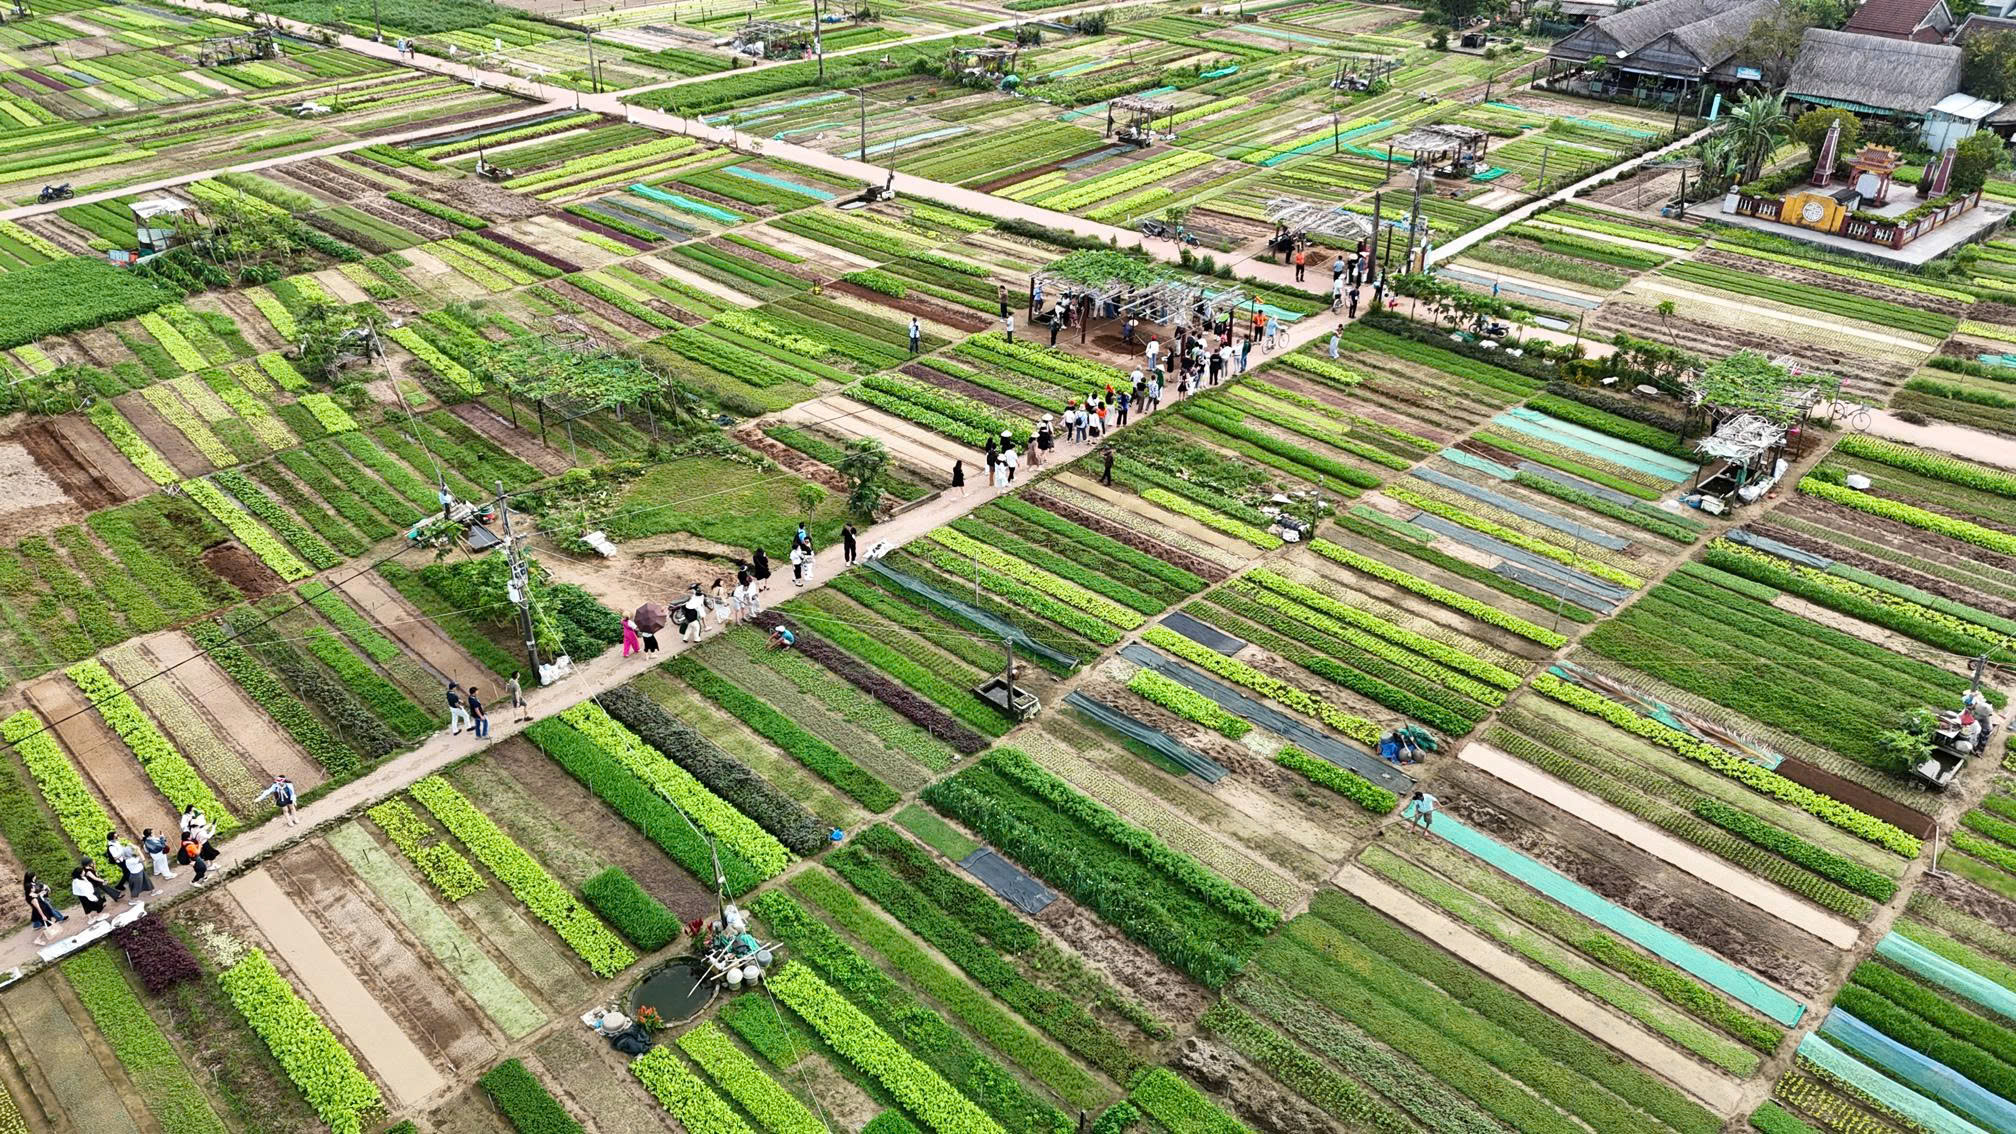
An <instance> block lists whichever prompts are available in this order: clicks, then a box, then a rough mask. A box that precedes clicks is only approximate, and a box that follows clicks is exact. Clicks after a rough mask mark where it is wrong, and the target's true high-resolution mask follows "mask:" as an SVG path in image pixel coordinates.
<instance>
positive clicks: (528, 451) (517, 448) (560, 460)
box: [448, 402, 574, 476]
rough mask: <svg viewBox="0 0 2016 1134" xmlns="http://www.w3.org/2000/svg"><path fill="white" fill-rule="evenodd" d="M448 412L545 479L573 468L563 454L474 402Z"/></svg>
mask: <svg viewBox="0 0 2016 1134" xmlns="http://www.w3.org/2000/svg"><path fill="white" fill-rule="evenodd" d="M448 412H450V413H452V414H454V415H455V416H456V417H459V418H461V419H462V420H463V421H464V422H466V423H467V424H468V426H469V428H471V429H474V430H475V431H476V432H478V433H481V434H482V435H483V436H485V437H487V438H489V439H490V440H492V441H495V442H496V443H497V447H498V448H500V449H502V450H504V451H505V452H507V453H509V454H511V455H512V456H514V457H517V458H518V459H519V460H522V461H524V462H525V463H526V464H529V465H531V466H532V467H533V468H536V469H538V470H539V471H540V472H542V473H545V474H546V475H547V476H557V475H559V474H560V473H563V472H566V471H567V470H568V469H570V468H572V467H574V465H573V462H572V461H569V460H568V459H567V454H566V453H564V452H562V451H561V450H559V449H556V448H553V447H552V446H549V445H542V444H540V443H539V438H538V436H537V435H535V434H533V433H531V432H529V431H527V430H524V429H520V428H516V427H514V426H513V425H512V424H511V423H510V422H509V421H506V420H505V419H503V418H501V417H498V416H497V415H496V414H495V413H492V412H491V411H490V410H489V409H488V408H486V407H484V406H480V405H477V404H476V403H474V402H463V403H462V404H460V405H456V406H451V407H449V410H448ZM524 420H535V419H532V418H526V419H524Z"/></svg>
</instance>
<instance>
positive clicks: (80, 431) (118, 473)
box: [48, 414, 156, 502]
mask: <svg viewBox="0 0 2016 1134" xmlns="http://www.w3.org/2000/svg"><path fill="white" fill-rule="evenodd" d="M48 424H49V426H50V427H51V428H52V429H54V430H55V433H56V437H57V438H58V439H59V440H60V441H61V442H62V443H63V446H64V447H65V448H66V449H68V450H69V453H70V456H71V457H72V458H73V459H75V460H76V461H77V463H78V464H80V465H82V466H83V467H84V469H85V471H86V472H87V473H88V474H89V475H90V476H91V478H92V480H94V481H96V482H98V483H100V484H102V485H104V486H105V487H106V490H107V491H109V492H111V493H112V494H113V497H114V500H115V502H116V501H121V500H133V499H136V498H138V497H141V496H146V495H148V494H149V493H152V492H153V491H154V490H155V488H156V485H155V484H154V482H153V481H151V480H149V479H147V476H146V474H144V473H142V472H141V471H140V470H139V469H137V468H134V467H133V463H132V462H131V461H128V460H127V459H126V457H125V455H124V454H122V453H121V452H119V450H118V449H115V448H113V446H112V442H110V441H108V440H106V439H105V435H104V434H103V433H100V432H98V427H97V426H95V425H92V424H91V423H90V422H89V421H86V420H85V419H84V418H82V417H79V416H76V415H73V414H66V415H64V416H62V417H58V418H52V419H50V421H49V422H48Z"/></svg>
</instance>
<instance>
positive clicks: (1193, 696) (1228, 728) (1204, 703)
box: [1127, 669, 1253, 740]
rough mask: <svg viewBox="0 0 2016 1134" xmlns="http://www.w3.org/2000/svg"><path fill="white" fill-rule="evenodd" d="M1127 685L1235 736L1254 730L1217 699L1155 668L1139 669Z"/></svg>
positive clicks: (1154, 699) (1187, 716)
mask: <svg viewBox="0 0 2016 1134" xmlns="http://www.w3.org/2000/svg"><path fill="white" fill-rule="evenodd" d="M1127 688H1128V689H1130V690H1133V691H1134V692H1135V693H1138V694H1140V695H1141V696H1143V697H1145V698H1147V699H1148V700H1150V701H1153V702H1154V703H1155V704H1157V705H1160V706H1162V707H1163V708H1165V709H1168V710H1169V711H1170V712H1172V713H1175V714H1176V715H1177V716H1179V717H1182V718H1184V719H1185V720H1191V721H1195V722H1197V723H1198V724H1201V725H1203V726H1205V727H1206V728H1210V729H1215V730H1216V731H1218V732H1221V733H1223V734H1225V735H1226V736H1227V737H1229V738H1231V739H1233V740H1237V739H1239V738H1240V737H1242V736H1244V735H1246V734H1247V733H1249V732H1251V731H1253V726H1252V725H1250V724H1248V723H1247V722H1246V721H1244V720H1242V719H1240V718H1239V717H1236V716H1233V715H1232V714H1231V713H1228V712H1226V711H1225V710H1224V709H1221V708H1219V707H1218V703H1217V702H1216V701H1213V700H1212V699H1211V698H1209V697H1206V696H1204V695H1203V694H1201V693H1197V692H1195V691H1193V690H1191V689H1190V688H1189V687H1188V686H1186V685H1182V684H1179V683H1177V682H1174V681H1171V680H1169V679H1168V678H1166V677H1164V676H1162V675H1161V674H1159V673H1156V672H1155V671H1154V670H1152V669H1142V670H1137V671H1136V672H1135V674H1134V676H1133V677H1131V678H1129V679H1128V681H1127Z"/></svg>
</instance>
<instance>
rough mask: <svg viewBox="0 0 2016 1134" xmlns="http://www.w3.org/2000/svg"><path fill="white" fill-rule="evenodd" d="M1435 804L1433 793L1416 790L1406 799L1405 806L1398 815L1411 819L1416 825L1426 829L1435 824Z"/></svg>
mask: <svg viewBox="0 0 2016 1134" xmlns="http://www.w3.org/2000/svg"><path fill="white" fill-rule="evenodd" d="M1435 806H1436V799H1435V796H1434V794H1433V793H1431V792H1425V791H1417V792H1415V793H1414V795H1413V798H1411V799H1409V800H1408V801H1407V806H1406V807H1403V808H1401V809H1400V817H1401V818H1402V819H1408V820H1412V821H1413V824H1414V825H1415V826H1416V827H1419V828H1420V829H1422V830H1423V831H1426V830H1429V829H1430V828H1432V827H1433V826H1434V825H1435Z"/></svg>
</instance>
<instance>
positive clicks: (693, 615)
mask: <svg viewBox="0 0 2016 1134" xmlns="http://www.w3.org/2000/svg"><path fill="white" fill-rule="evenodd" d="M682 605H683V606H685V608H686V625H685V626H683V627H681V628H680V630H679V640H680V641H682V642H697V641H699V640H700V633H701V631H702V630H703V629H704V628H705V627H706V625H707V622H706V619H707V599H706V597H705V596H704V595H702V594H701V593H700V584H698V583H695V584H693V586H692V589H691V591H690V593H688V594H687V596H686V601H685V603H683V604H682Z"/></svg>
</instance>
